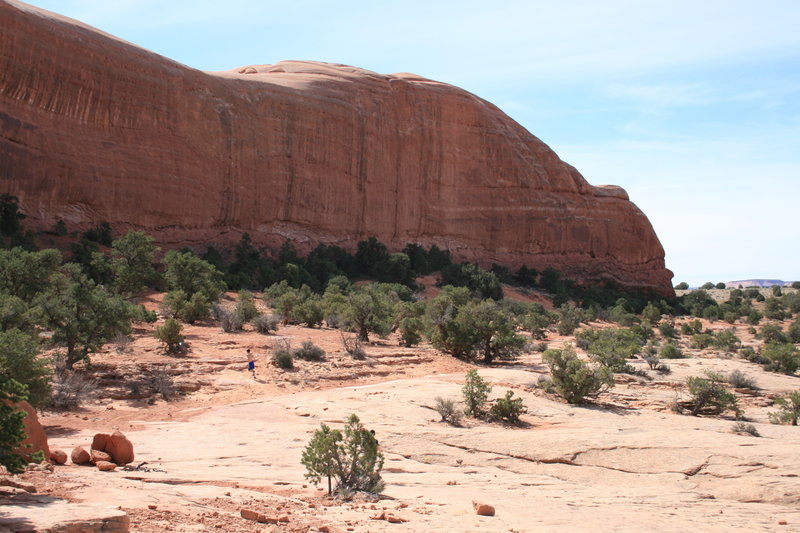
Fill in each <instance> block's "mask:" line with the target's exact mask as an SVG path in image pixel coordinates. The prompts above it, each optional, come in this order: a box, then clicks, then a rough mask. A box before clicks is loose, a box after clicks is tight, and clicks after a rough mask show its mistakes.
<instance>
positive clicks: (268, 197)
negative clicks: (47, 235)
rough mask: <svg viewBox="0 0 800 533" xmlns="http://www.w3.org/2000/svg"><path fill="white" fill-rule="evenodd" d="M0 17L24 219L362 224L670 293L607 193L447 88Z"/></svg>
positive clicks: (183, 230) (9, 169) (348, 241)
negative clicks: (220, 57) (213, 61)
mask: <svg viewBox="0 0 800 533" xmlns="http://www.w3.org/2000/svg"><path fill="white" fill-rule="evenodd" d="M0 26H1V27H2V28H3V31H2V33H1V34H0V180H2V186H3V190H4V192H10V193H12V194H14V195H16V196H17V197H18V198H19V199H20V202H21V206H22V209H23V211H24V212H25V213H27V214H28V215H29V216H30V217H31V218H30V219H29V221H30V222H32V223H33V224H36V225H38V226H39V227H41V228H50V227H52V225H53V223H54V222H55V221H56V220H58V219H63V220H64V221H66V223H67V225H68V227H71V228H86V227H90V226H93V225H95V224H97V223H98V222H101V221H108V222H110V223H111V224H112V227H114V228H115V230H117V231H122V230H124V229H125V228H130V227H135V228H140V229H145V230H147V231H149V232H151V233H153V234H154V235H155V236H156V238H157V239H158V240H159V241H160V242H161V243H162V244H165V245H167V246H178V245H187V244H188V245H192V244H197V245H205V244H207V243H209V242H223V243H225V242H227V243H231V242H235V241H237V240H238V239H239V237H240V235H241V233H242V232H243V231H249V232H250V233H251V235H252V237H253V240H254V242H255V243H256V244H260V245H268V244H269V245H273V246H274V245H277V244H280V243H281V242H283V240H284V239H286V238H291V239H295V240H297V241H299V243H300V246H299V248H300V249H301V251H307V250H308V249H310V248H311V247H313V246H314V245H315V244H316V243H319V242H324V243H329V244H338V245H340V246H343V247H345V248H349V249H353V248H354V246H355V244H356V243H357V242H358V241H359V240H362V239H364V238H366V237H368V236H370V235H375V236H377V237H378V238H379V239H380V240H381V241H383V242H385V243H386V244H388V245H389V247H390V249H391V250H399V249H401V248H402V247H403V246H405V244H406V243H408V242H418V243H420V244H423V245H430V244H437V245H438V246H440V247H442V248H447V249H450V250H451V251H452V252H453V255H454V257H455V258H456V259H466V260H473V261H478V262H480V263H482V264H484V265H488V264H490V263H492V262H496V263H499V264H504V265H507V266H511V267H516V266H520V265H522V264H527V265H528V266H531V267H535V268H539V269H541V268H544V267H546V266H553V267H555V268H558V269H559V270H561V271H562V272H563V273H564V274H565V275H567V276H568V277H571V278H574V279H613V280H616V281H617V282H619V283H620V284H622V285H625V286H629V287H637V288H649V289H654V290H658V291H660V292H663V293H671V291H672V289H671V287H670V278H671V273H670V272H669V271H668V270H667V269H666V268H665V266H664V251H663V249H662V247H661V244H660V243H659V241H658V238H657V237H656V235H655V233H654V232H653V229H652V227H651V225H650V223H649V221H648V220H647V218H646V217H645V215H644V214H643V213H642V212H641V211H640V210H639V209H638V208H637V207H636V206H635V205H634V204H633V203H631V202H630V201H629V200H628V196H627V194H626V193H625V191H623V190H622V189H620V188H619V187H613V186H601V187H593V186H591V185H589V184H588V183H587V182H586V181H585V180H584V179H583V177H582V176H581V175H580V174H579V173H578V171H577V170H576V169H574V168H573V167H572V166H570V165H568V164H566V163H564V162H563V161H561V160H560V159H559V158H558V156H557V155H556V154H555V153H554V152H553V151H552V150H550V148H548V147H547V146H546V145H545V144H544V143H543V142H541V141H540V140H539V139H537V138H536V137H534V136H533V135H531V134H530V133H529V132H528V131H526V130H525V129H524V128H522V127H521V126H520V125H519V124H517V123H516V122H514V121H513V120H512V119H511V118H509V117H508V116H506V115H505V114H504V113H503V112H502V111H500V110H499V109H498V108H497V107H495V106H494V105H492V104H490V103H489V102H487V101H485V100H482V99H480V98H478V97H476V96H474V95H472V94H470V93H468V92H466V91H463V90H461V89H458V88H457V87H453V86H451V85H447V84H445V83H440V82H436V81H431V80H428V79H425V78H421V77H419V76H416V75H413V74H393V75H382V74H377V73H374V72H370V71H367V70H363V69H358V68H353V67H348V66H344V65H333V64H324V63H315V62H300V61H284V62H280V63H278V64H275V65H252V66H246V67H242V68H238V69H234V70H231V71H227V72H216V73H211V72H201V71H198V70H194V69H191V68H189V67H186V66H184V65H181V64H178V63H176V62H174V61H171V60H169V59H166V58H164V57H161V56H158V55H156V54H154V53H151V52H149V51H146V50H143V49H141V48H138V47H136V46H133V45H131V44H129V43H126V42H123V41H121V40H119V39H116V38H114V37H112V36H109V35H106V34H103V33H101V32H99V31H97V30H95V29H93V28H90V27H87V26H85V25H83V24H80V23H77V22H75V21H72V20H68V19H65V18H61V17H58V16H56V15H53V14H50V13H47V12H44V11H41V10H38V9H35V8H32V7H29V6H26V5H25V4H21V3H18V2H15V1H9V0H0Z"/></svg>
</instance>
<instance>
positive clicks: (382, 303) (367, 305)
mask: <svg viewBox="0 0 800 533" xmlns="http://www.w3.org/2000/svg"><path fill="white" fill-rule="evenodd" d="M391 293H392V291H390V290H388V289H387V286H386V285H385V284H381V283H371V284H369V285H365V286H363V287H361V288H359V289H358V290H354V291H352V292H351V293H350V294H348V295H347V296H346V305H345V307H344V308H343V311H344V317H345V318H346V319H347V321H348V322H349V323H350V324H352V325H353V328H354V329H355V331H356V333H357V334H358V338H359V339H360V340H361V341H362V342H369V334H370V333H375V334H376V335H378V336H385V335H386V334H388V333H389V331H390V330H391V328H392V321H393V319H394V303H393V302H392V297H391ZM394 296H397V295H396V294H394Z"/></svg>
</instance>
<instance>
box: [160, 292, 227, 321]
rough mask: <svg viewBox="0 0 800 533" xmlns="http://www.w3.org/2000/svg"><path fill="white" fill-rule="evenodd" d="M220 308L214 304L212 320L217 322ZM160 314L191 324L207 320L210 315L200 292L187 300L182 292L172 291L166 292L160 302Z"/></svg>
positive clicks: (207, 304)
mask: <svg viewBox="0 0 800 533" xmlns="http://www.w3.org/2000/svg"><path fill="white" fill-rule="evenodd" d="M220 308H221V307H220V306H219V305H218V304H214V314H215V317H214V318H216V319H217V320H218V319H219V318H218V313H219V309H220ZM161 314H163V315H164V316H166V317H168V318H179V319H181V320H183V321H185V322H186V323H188V324H193V323H194V322H196V321H198V320H203V319H205V318H208V317H209V315H210V314H211V306H210V305H209V303H208V299H206V297H205V295H203V293H201V292H196V293H194V294H193V295H192V296H191V298H187V296H186V293H185V292H184V291H181V290H174V291H170V292H168V293H167V294H166V295H165V296H164V299H163V300H162V301H161Z"/></svg>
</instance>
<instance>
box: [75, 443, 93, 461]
mask: <svg viewBox="0 0 800 533" xmlns="http://www.w3.org/2000/svg"><path fill="white" fill-rule="evenodd" d="M70 458H71V459H72V464H74V465H85V464H87V463H90V462H91V461H92V456H91V455H89V452H87V451H86V450H85V449H84V448H83V447H81V446H76V447H75V448H73V450H72V453H71V454H70Z"/></svg>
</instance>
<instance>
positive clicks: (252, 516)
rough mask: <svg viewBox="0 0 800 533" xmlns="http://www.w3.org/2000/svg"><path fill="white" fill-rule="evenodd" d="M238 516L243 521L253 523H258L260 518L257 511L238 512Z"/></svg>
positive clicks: (245, 510) (243, 510)
mask: <svg viewBox="0 0 800 533" xmlns="http://www.w3.org/2000/svg"><path fill="white" fill-rule="evenodd" d="M239 514H240V515H241V516H242V518H244V519H245V520H252V521H253V522H260V520H259V517H260V516H261V515H260V514H259V513H258V511H253V510H252V509H242V510H240V511H239Z"/></svg>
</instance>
